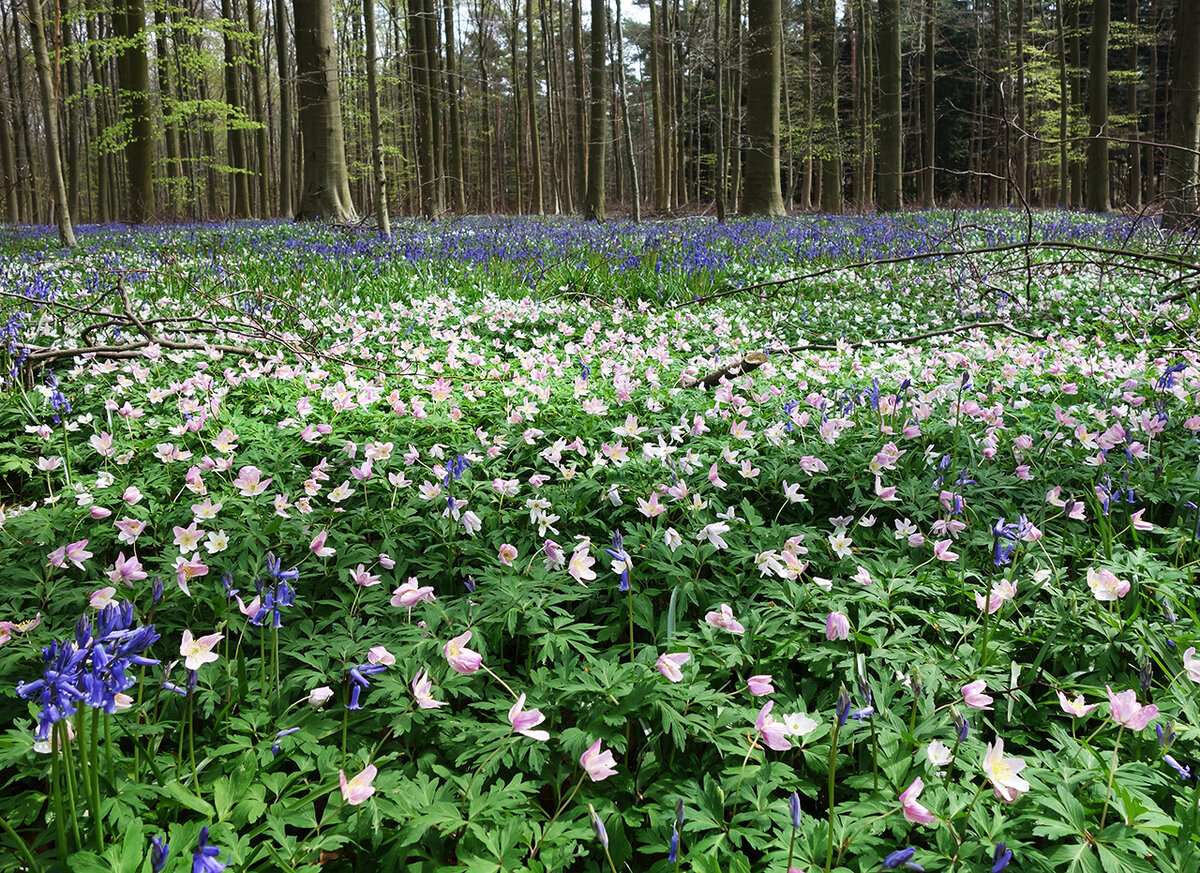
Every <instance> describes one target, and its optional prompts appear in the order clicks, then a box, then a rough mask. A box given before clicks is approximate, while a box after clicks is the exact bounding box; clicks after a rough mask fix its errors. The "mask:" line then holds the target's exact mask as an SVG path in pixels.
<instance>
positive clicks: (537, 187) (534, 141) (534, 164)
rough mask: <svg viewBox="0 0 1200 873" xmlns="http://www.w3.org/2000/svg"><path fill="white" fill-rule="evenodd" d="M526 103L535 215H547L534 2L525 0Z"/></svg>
mask: <svg viewBox="0 0 1200 873" xmlns="http://www.w3.org/2000/svg"><path fill="white" fill-rule="evenodd" d="M525 103H526V107H527V111H528V117H529V143H530V152H529V168H530V171H531V175H532V176H533V209H532V212H533V214H534V215H545V213H546V206H545V203H546V200H545V192H544V191H543V189H542V144H541V138H540V137H539V136H538V119H537V88H535V87H534V76H533V0H525Z"/></svg>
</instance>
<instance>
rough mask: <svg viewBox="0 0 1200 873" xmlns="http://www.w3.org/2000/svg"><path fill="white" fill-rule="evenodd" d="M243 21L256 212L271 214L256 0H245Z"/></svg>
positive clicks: (267, 119) (264, 74)
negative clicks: (251, 103) (254, 158)
mask: <svg viewBox="0 0 1200 873" xmlns="http://www.w3.org/2000/svg"><path fill="white" fill-rule="evenodd" d="M246 24H247V26H248V27H249V28H250V37H251V40H250V70H251V72H250V82H251V85H252V97H253V101H254V120H255V121H256V122H258V129H257V130H256V131H255V132H254V142H255V150H256V151H257V152H258V214H259V215H262V216H267V215H270V214H271V174H270V172H269V167H270V166H271V145H270V141H269V137H268V136H267V133H268V129H267V128H268V125H269V124H270V121H271V119H270V117H269V116H268V113H267V68H266V65H265V64H264V63H263V57H262V52H261V51H260V50H259V40H260V39H261V38H262V34H261V33H260V19H259V17H258V0H246Z"/></svg>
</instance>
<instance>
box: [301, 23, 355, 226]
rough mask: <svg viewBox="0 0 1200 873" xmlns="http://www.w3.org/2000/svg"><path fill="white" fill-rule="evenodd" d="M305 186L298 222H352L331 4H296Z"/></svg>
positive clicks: (352, 214) (352, 206) (352, 210)
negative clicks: (320, 219)
mask: <svg viewBox="0 0 1200 873" xmlns="http://www.w3.org/2000/svg"><path fill="white" fill-rule="evenodd" d="M292 14H293V15H294V17H295V23H296V72H297V74H298V88H297V92H298V93H297V97H298V109H299V113H300V132H301V135H302V136H303V138H304V186H303V191H302V192H301V195H300V206H299V209H298V210H297V217H298V218H305V219H311V218H330V219H334V220H349V219H352V218H353V217H354V204H353V202H352V201H351V199H350V180H349V173H348V172H347V169H346V149H345V136H344V135H343V133H342V110H341V106H342V98H341V91H340V89H339V86H338V59H337V44H336V43H335V41H334V34H333V10H332V8H331V6H330V0H294V5H293V8H292Z"/></svg>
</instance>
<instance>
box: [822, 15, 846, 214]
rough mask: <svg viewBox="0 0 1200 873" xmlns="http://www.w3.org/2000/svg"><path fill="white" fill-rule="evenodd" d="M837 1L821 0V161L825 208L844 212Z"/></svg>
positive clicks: (823, 206) (830, 210)
mask: <svg viewBox="0 0 1200 873" xmlns="http://www.w3.org/2000/svg"><path fill="white" fill-rule="evenodd" d="M836 5H837V4H836V3H835V2H834V0H821V6H820V9H821V23H820V34H821V46H822V51H821V79H822V83H821V85H822V88H821V116H820V120H821V129H822V132H823V133H824V136H825V144H826V149H825V151H826V156H825V157H824V159H823V160H822V161H821V211H822V212H826V213H828V214H830V215H836V214H838V213H840V212H841V211H842V149H841V142H840V137H839V136H838V115H837V102H838V100H837V98H838V93H837V92H838V87H837V54H838V53H837V17H836Z"/></svg>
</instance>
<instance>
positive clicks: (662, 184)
mask: <svg viewBox="0 0 1200 873" xmlns="http://www.w3.org/2000/svg"><path fill="white" fill-rule="evenodd" d="M661 71H662V22H661V20H660V15H659V12H658V4H657V3H656V2H655V0H650V106H651V110H652V112H653V114H654V135H653V140H654V143H653V145H654V208H655V210H656V211H658V212H666V210H667V184H666V181H667V180H666V166H665V163H664V160H665V158H664V152H663V150H664V147H665V145H666V143H665V138H666V137H665V124H664V121H663V93H662V92H663V88H662V72H661Z"/></svg>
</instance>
